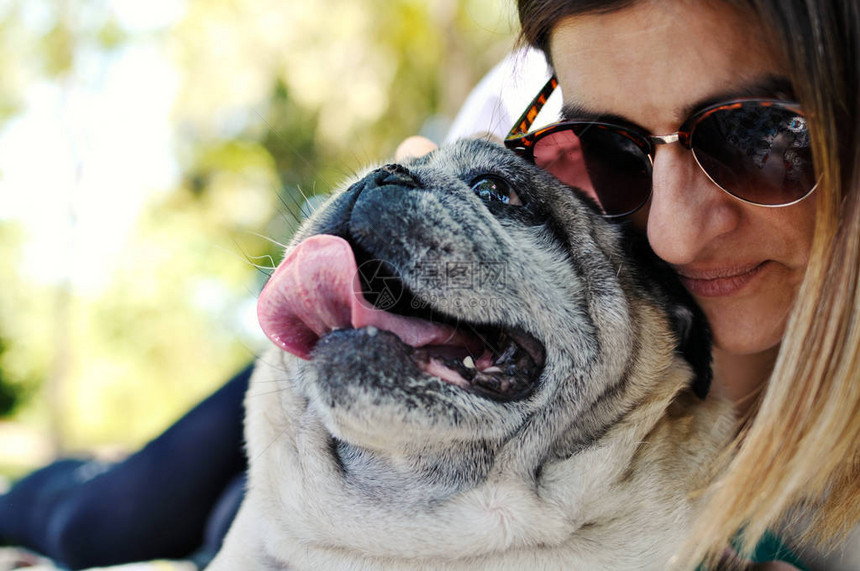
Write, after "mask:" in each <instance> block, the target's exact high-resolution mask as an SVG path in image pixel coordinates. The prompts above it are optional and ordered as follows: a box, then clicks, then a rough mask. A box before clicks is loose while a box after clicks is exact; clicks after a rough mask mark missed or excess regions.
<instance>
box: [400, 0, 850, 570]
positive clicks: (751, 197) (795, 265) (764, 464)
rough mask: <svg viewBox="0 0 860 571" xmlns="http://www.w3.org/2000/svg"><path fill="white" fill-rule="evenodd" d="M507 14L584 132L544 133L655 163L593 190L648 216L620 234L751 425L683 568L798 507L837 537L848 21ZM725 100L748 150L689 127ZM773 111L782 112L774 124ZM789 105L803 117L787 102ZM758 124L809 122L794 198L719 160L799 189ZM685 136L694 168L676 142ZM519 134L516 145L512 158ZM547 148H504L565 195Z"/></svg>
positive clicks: (548, 11)
mask: <svg viewBox="0 0 860 571" xmlns="http://www.w3.org/2000/svg"><path fill="white" fill-rule="evenodd" d="M518 9H519V15H520V20H521V24H522V28H523V32H522V35H523V38H524V39H525V40H526V42H528V43H529V44H530V45H532V46H534V47H536V48H538V49H539V50H541V51H542V52H544V53H545V54H546V56H547V60H548V61H550V62H551V64H552V69H553V71H554V73H555V75H556V77H557V78H558V83H559V84H560V87H561V91H562V93H563V95H564V109H563V112H562V116H563V118H564V119H565V120H566V121H568V122H569V123H572V124H578V125H579V126H578V127H577V128H576V129H574V127H572V126H571V125H568V126H561V127H558V128H557V129H558V130H559V131H562V132H566V133H568V134H569V133H573V132H577V133H579V129H580V128H581V127H583V126H584V125H587V124H588V122H594V121H601V122H607V123H611V124H614V125H615V127H614V128H613V129H614V131H613V133H614V134H613V135H612V137H614V138H615V139H614V140H615V141H616V142H615V143H614V145H615V147H619V148H620V147H621V143H619V142H617V141H620V140H621V139H622V137H628V138H629V137H633V138H635V139H636V141H637V142H638V145H639V147H638V149H637V150H635V152H634V153H633V154H634V155H638V156H636V157H634V158H635V159H636V160H637V161H638V163H637V164H642V163H644V161H648V160H649V159H648V155H649V154H650V161H653V167H652V170H651V173H650V177H649V178H650V182H651V185H650V189H646V190H645V191H643V190H641V187H642V185H643V184H644V183H642V182H641V181H636V182H635V183H631V182H630V181H628V180H622V179H621V177H620V176H618V174H617V173H612V177H610V178H611V179H612V180H610V181H609V183H608V184H610V186H609V188H608V190H606V192H609V193H615V194H617V193H618V190H617V187H618V186H619V185H625V184H629V185H630V188H631V189H633V190H632V191H633V192H637V193H640V195H641V196H642V198H643V200H642V201H644V199H647V202H645V203H644V204H642V205H641V207H640V208H639V209H638V211H637V212H636V213H635V214H633V215H632V217H633V219H634V223H637V224H641V225H642V226H644V228H645V229H646V231H647V234H648V238H649V241H650V243H651V246H652V248H653V249H654V251H655V252H656V253H657V254H658V255H659V256H660V257H662V258H663V259H664V260H666V261H667V262H669V263H670V264H672V265H673V267H675V268H676V270H677V271H678V273H679V274H680V276H681V278H682V280H683V281H684V283H685V285H686V286H687V288H688V289H689V291H690V292H691V293H692V294H693V295H694V297H695V298H696V300H697V301H698V302H699V304H700V305H701V306H702V308H703V309H704V311H705V313H706V315H707V316H708V319H709V322H710V323H711V326H712V329H713V332H714V337H715V349H714V365H715V373H716V380H717V383H718V386H719V387H720V388H721V389H722V390H723V391H724V392H725V394H727V395H728V396H729V398H731V399H732V400H733V401H734V402H735V403H736V408H737V411H738V414H739V418H741V419H745V420H746V421H747V422H745V423H743V429H742V430H741V431H740V434H739V436H738V440H737V443H736V454H735V455H734V457H733V459H732V460H731V462H730V463H729V464H728V467H727V469H726V470H725V472H724V473H723V475H722V476H721V477H720V478H719V480H718V481H717V482H716V483H715V485H714V486H713V487H712V488H711V490H710V500H709V503H708V505H707V509H706V511H705V513H704V514H703V516H702V518H701V519H700V522H699V526H698V528H697V529H696V530H695V534H694V540H693V541H692V542H691V543H690V546H689V547H690V552H689V553H688V554H687V555H688V557H689V561H698V560H701V558H702V557H703V556H705V554H706V553H709V554H710V555H711V556H717V555H719V554H720V552H722V550H723V546H725V545H727V544H729V542H730V541H731V539H732V537H733V536H734V535H735V534H736V533H737V530H739V529H744V530H745V532H746V536H745V537H746V539H747V542H746V544H747V545H753V544H755V542H756V541H757V539H758V538H759V537H760V536H761V534H762V533H763V532H764V530H765V529H766V528H767V527H770V526H777V525H779V524H782V523H785V517H786V516H787V514H788V513H789V510H791V509H792V508H796V507H797V506H798V505H800V504H802V503H807V504H809V503H812V504H814V505H815V509H814V510H813V511H812V513H813V516H812V522H811V524H810V526H809V535H810V537H813V538H816V539H819V540H822V541H823V540H827V539H832V538H838V537H839V533H840V531H844V529H845V527H846V526H850V525H853V524H855V523H856V522H857V521H858V518H860V480H858V477H857V476H858V461H860V456H858V450H860V416H858V412H860V373H859V372H858V371H860V369H858V364H860V363H858V357H860V329H858V315H857V313H858V309H860V299H858V288H857V277H858V275H857V274H858V271H860V251H858V250H860V177H858V172H857V165H858V164H860V160H858V155H860V108H858V106H859V105H860V95H858V80H860V78H859V77H858V76H860V68H858V62H859V61H860V4H858V2H856V1H819V2H816V1H812V0H808V1H804V0H796V1H794V0H793V1H785V0H774V1H770V2H767V1H754V0H750V1H724V2H705V1H702V2H690V1H684V0H661V1H659V2H655V1H648V0H640V1H629V0H628V1H623V0H622V1H617V0H616V1H613V0H608V1H606V0H605V1H593V0H592V1H589V0H567V1H562V0H519V2H518ZM547 91H549V90H547ZM738 98H754V99H758V100H759V101H758V102H747V103H746V104H745V105H744V111H743V113H745V116H744V117H742V118H740V119H738V122H739V123H741V130H742V131H744V136H747V137H753V138H757V139H755V140H754V141H753V143H749V142H747V143H743V142H741V143H738V142H737V141H731V140H726V139H727V138H728V135H725V134H723V133H720V132H719V131H718V129H717V127H714V126H713V123H716V121H714V119H713V118H711V119H708V120H705V119H703V118H702V117H703V114H702V113H701V111H702V110H707V111H706V113H705V115H707V113H711V112H715V113H724V111H722V110H721V109H720V106H719V105H716V104H718V103H720V102H725V101H728V100H735V99H738ZM761 99H766V100H767V101H760V100H761ZM774 100H776V102H777V104H776V106H778V107H784V108H785V109H786V110H785V113H786V115H782V116H780V115H776V116H775V115H774V109H773V107H774V104H773V103H772V102H773V101H774ZM791 100H796V101H798V102H799V104H800V108H801V109H802V112H797V113H795V112H794V111H792V110H791V107H792V105H791V104H787V103H783V102H789V101H791ZM697 112H700V113H699V114H698V115H697ZM690 117H693V119H692V120H690V121H688V118H690ZM726 117H727V119H726V122H731V121H732V120H733V119H732V118H731V116H729V115H728V114H726ZM735 117H737V115H735ZM774 117H776V118H774ZM770 120H780V121H783V122H785V125H786V126H785V127H784V128H783V131H782V133H783V134H786V133H787V134H789V135H791V133H790V132H791V131H792V130H794V129H797V130H804V131H805V129H806V124H807V121H808V136H811V145H812V154H813V155H814V162H815V167H816V168H815V171H814V172H813V171H812V169H811V167H809V171H810V172H809V173H808V175H809V176H808V177H807V178H808V179H809V181H807V182H806V183H805V184H803V183H800V182H798V183H797V185H798V186H799V187H802V188H794V189H791V190H789V189H787V188H776V189H771V190H773V191H774V192H776V193H782V195H780V196H775V197H773V198H772V199H771V198H770V197H765V196H763V195H764V190H763V189H762V188H760V187H759V188H757V187H756V184H759V185H761V184H762V180H763V177H764V176H765V175H763V174H762V172H763V171H764V170H765V167H764V166H763V165H759V170H760V172H758V173H754V172H751V171H750V169H751V168H752V167H751V166H750V165H749V164H744V163H742V157H739V156H738V151H737V150H736V149H735V150H734V151H733V152H735V155H725V154H723V155H721V154H720V153H722V151H723V149H724V148H726V147H731V146H732V145H734V146H739V145H740V146H743V145H744V144H745V145H746V147H744V150H747V151H750V150H761V149H762V148H766V149H765V150H766V151H767V152H768V157H767V158H771V159H773V158H774V157H777V158H778V159H779V160H780V161H782V162H783V163H784V164H780V163H779V162H778V161H775V160H771V163H770V164H769V165H768V167H767V168H770V169H773V168H781V169H783V173H782V175H783V178H782V179H780V180H785V181H788V180H789V178H791V176H793V175H792V172H793V169H794V170H797V169H800V171H801V172H802V169H803V168H804V167H803V165H802V164H799V165H798V164H796V163H795V164H789V163H791V161H795V160H798V157H797V156H795V155H791V154H790V153H789V152H788V151H785V150H784V147H782V149H783V150H779V151H778V152H777V149H778V148H780V147H779V145H780V144H782V143H780V142H778V141H777V140H776V137H775V136H773V135H774V133H773V132H770V131H768V129H770V127H769V126H764V127H763V126H762V125H761V124H756V123H755V121H770ZM692 125H695V127H694V129H696V128H697V129H698V130H699V131H698V132H699V134H698V135H696V134H694V135H693V137H692V147H693V151H694V152H695V153H696V156H694V154H693V153H691V152H690V149H689V145H684V144H679V142H678V141H677V139H678V137H674V136H673V135H674V134H675V133H676V132H677V131H679V130H688V129H687V128H688V127H690V126H692ZM460 128H462V126H460ZM709 129H710V132H708V130H709ZM480 130H482V129H480V128H477V129H476V131H480ZM523 130H524V129H521V130H520V132H517V129H515V130H514V133H513V134H514V135H517V136H519V138H520V141H521V140H522V137H521V136H522V135H523V133H522V132H521V131H523ZM553 131H554V130H553V129H548V130H547V131H544V133H547V132H548V133H549V135H539V136H538V137H537V138H533V140H532V141H531V143H529V144H532V145H533V147H531V148H526V147H523V145H522V144H517V143H516V142H514V144H512V145H510V146H512V147H515V148H516V147H519V148H520V151H521V152H522V153H523V154H525V155H527V156H529V157H530V158H533V159H535V160H536V162H537V163H538V164H542V166H545V167H546V168H547V169H548V170H550V171H551V172H553V174H556V176H559V177H560V178H562V179H564V180H572V179H573V178H574V174H576V173H573V172H572V170H574V169H572V167H571V166H570V165H566V166H565V165H561V166H560V165H559V164H558V163H555V162H552V161H553V160H554V159H552V158H549V159H547V158H541V157H539V156H538V153H537V151H536V149H537V148H538V146H539V145H540V143H538V142H537V140H539V139H540V138H541V136H542V137H543V138H544V141H546V140H549V139H550V138H551V137H556V139H560V137H559V136H558V133H555V132H553ZM694 133H695V131H694ZM667 135H668V136H667ZM571 136H572V137H574V138H576V137H577V135H571ZM683 136H684V135H681V137H682V138H683ZM769 136H770V137H771V138H770V139H768V138H767V137H769ZM792 136H794V135H792ZM589 137H591V138H589ZM697 137H698V138H697ZM416 144H418V145H419V146H420V142H418V143H416V141H414V140H413V141H407V142H406V143H405V145H404V146H402V147H401V149H400V152H401V153H402V154H408V153H411V152H413V148H414V146H415V145H416ZM563 144H565V143H562V142H559V141H558V140H553V141H552V142H551V143H550V144H548V145H546V146H551V145H556V146H558V145H563ZM566 144H567V145H568V146H570V145H571V143H570V142H568V143H566ZM612 144H613V143H612V142H611V141H610V142H606V141H595V140H594V136H593V135H586V134H583V135H582V136H581V137H579V138H578V140H577V141H576V143H575V145H576V147H577V148H576V149H575V150H576V152H579V153H582V154H584V155H585V156H586V161H585V162H586V163H589V160H591V161H592V163H589V165H588V170H589V172H591V173H592V174H593V172H594V169H593V166H594V165H593V162H600V161H601V160H603V161H609V158H607V156H610V158H611V157H613V156H617V157H620V158H624V159H625V160H626V159H627V158H629V156H630V155H629V153H627V152H626V151H625V152H624V153H622V152H621V151H620V150H618V149H617V148H616V149H609V150H607V147H611V146H612ZM586 145H592V146H594V145H597V146H600V145H602V146H601V147H600V150H599V151H594V150H593V149H592V148H590V147H589V148H587V147H586ZM798 146H803V145H798ZM423 150H426V147H425V149H423ZM729 150H731V149H729ZM567 151H568V152H572V151H571V150H570V149H567ZM419 152H421V150H420V149H419ZM613 152H614V153H616V155H610V154H611V153H613ZM600 153H602V155H601V154H600ZM589 157H591V158H589ZM594 157H596V158H594ZM720 160H722V161H723V162H722V163H720ZM743 160H746V159H743ZM800 160H802V159H800ZM807 160H809V159H807ZM542 161H543V163H542ZM709 161H710V162H709ZM725 161H731V162H730V163H728V164H726V163H725ZM616 164H617V163H616ZM700 164H701V165H702V166H699V165H700ZM646 166H649V165H646ZM607 168H608V167H607ZM643 168H644V167H643ZM726 169H729V170H731V169H739V170H741V173H740V176H739V177H736V176H735V175H736V174H737V173H733V172H727V170H726ZM786 170H787V171H788V174H786V172H785V171H786ZM634 174H636V176H638V174H637V173H631V176H633V175H634ZM795 174H796V173H795ZM768 176H771V175H768ZM592 178H593V177H592ZM577 180H580V179H577ZM816 181H817V188H816V189H815V192H809V191H810V190H812V188H813V187H814V186H815V183H816ZM751 182H752V183H754V184H751ZM764 182H766V183H767V184H772V183H771V182H769V181H768V180H765V181H764ZM612 183H614V184H615V185H616V187H615V188H613V187H612V186H611V184H612ZM787 184H788V183H786V185H787ZM594 186H595V187H597V186H599V182H595V183H594ZM596 190H597V194H598V195H599V194H600V192H601V190H600V189H596ZM647 190H650V194H648V193H647ZM643 192H644V194H642V193H643ZM597 200H598V201H601V198H600V197H599V196H598V197H597ZM642 201H637V203H636V204H634V205H633V206H632V207H629V208H626V210H635V207H636V206H639V203H641V202H642ZM750 202H753V203H755V204H750ZM762 204H765V205H766V206H762ZM607 209H608V208H607ZM621 210H625V208H621ZM613 213H615V212H613ZM618 213H623V214H630V212H618ZM792 308H793V310H792ZM768 379H770V380H769V381H768Z"/></svg>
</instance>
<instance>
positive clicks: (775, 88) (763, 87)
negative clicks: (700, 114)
mask: <svg viewBox="0 0 860 571" xmlns="http://www.w3.org/2000/svg"><path fill="white" fill-rule="evenodd" d="M744 97H766V98H773V99H785V100H786V101H788V100H793V99H794V98H795V95H794V89H793V88H792V86H791V80H789V79H788V78H787V77H785V76H782V75H766V76H764V77H760V78H757V79H755V80H753V81H750V82H748V83H744V84H741V85H739V86H735V87H732V88H730V89H726V90H725V91H721V92H719V93H715V94H713V95H710V96H708V97H706V98H704V99H701V100H699V101H696V102H695V103H693V104H692V105H689V106H687V107H685V108H684V109H683V111H682V116H683V117H689V116H690V115H692V114H693V113H695V112H696V111H698V110H699V109H704V108H705V107H710V106H711V105H716V104H717V103H722V102H724V101H729V100H732V99H741V98H744Z"/></svg>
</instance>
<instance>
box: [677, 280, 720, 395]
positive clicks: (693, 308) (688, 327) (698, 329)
mask: <svg viewBox="0 0 860 571" xmlns="http://www.w3.org/2000/svg"><path fill="white" fill-rule="evenodd" d="M681 287H683V286H681ZM683 293H684V294H686V295H685V297H689V294H688V293H687V292H686V291H684V292H683ZM670 295H671V294H670ZM672 301H673V302H674V301H676V300H672ZM669 320H670V321H671V323H672V329H673V330H674V331H675V336H676V337H677V339H678V340H679V342H680V345H679V347H678V351H679V352H680V353H681V355H682V356H683V357H684V359H686V361H687V362H688V363H689V364H690V367H692V369H693V381H692V383H691V388H692V389H693V392H694V393H695V394H696V396H697V397H699V398H700V399H702V400H704V399H705V397H707V396H708V391H709V390H710V388H711V381H712V380H713V378H714V372H713V368H712V367H711V363H712V355H711V329H710V327H709V326H708V320H707V318H706V317H705V314H704V313H703V312H702V310H701V309H699V307H698V306H697V305H696V304H695V302H693V301H692V299H690V300H689V303H683V302H682V303H674V304H673V306H672V307H671V309H670V311H669Z"/></svg>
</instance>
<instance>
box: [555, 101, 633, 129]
mask: <svg viewBox="0 0 860 571" xmlns="http://www.w3.org/2000/svg"><path fill="white" fill-rule="evenodd" d="M574 119H584V120H586V121H598V120H600V121H608V122H610V123H627V124H629V123H630V119H625V118H624V117H622V116H621V115H614V114H612V113H606V112H600V111H594V110H593V109H588V108H586V107H584V106H583V105H580V104H579V103H576V102H575V101H569V102H566V103H564V105H562V106H561V120H562V121H572V120H574Z"/></svg>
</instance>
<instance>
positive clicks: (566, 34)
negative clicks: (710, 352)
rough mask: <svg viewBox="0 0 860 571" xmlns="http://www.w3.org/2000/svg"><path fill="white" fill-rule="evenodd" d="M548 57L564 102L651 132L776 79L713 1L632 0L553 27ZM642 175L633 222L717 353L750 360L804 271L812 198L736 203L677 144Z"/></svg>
mask: <svg viewBox="0 0 860 571" xmlns="http://www.w3.org/2000/svg"><path fill="white" fill-rule="evenodd" d="M550 51H551V54H552V58H553V64H554V67H555V70H556V73H557V76H558V79H559V82H560V84H561V87H562V91H563V93H564V100H565V105H572V106H575V107H577V108H582V109H584V110H586V111H588V112H590V113H591V112H596V113H606V114H611V115H616V116H619V117H622V118H624V119H625V120H627V121H629V122H631V123H634V124H636V125H639V126H640V127H642V128H644V129H646V130H647V131H649V132H651V133H652V134H654V135H665V134H668V133H673V132H675V131H676V130H677V129H678V127H679V126H680V125H681V123H682V122H683V121H684V119H685V118H687V117H688V116H689V115H690V114H691V113H692V112H694V111H695V110H696V109H697V108H698V107H701V106H702V103H703V102H705V101H710V102H713V98H714V97H718V98H719V99H731V98H732V97H737V96H755V95H758V96H763V97H766V96H774V95H776V94H774V93H767V92H762V91H761V90H762V89H765V88H763V87H759V86H760V85H763V84H765V82H766V80H768V79H772V78H774V76H776V77H784V76H785V75H786V74H785V68H784V66H783V65H782V63H781V61H780V59H779V58H778V57H777V56H776V54H775V53H773V51H772V50H770V49H769V48H768V47H767V45H766V44H765V43H764V40H763V34H762V32H761V30H760V29H759V28H758V26H757V25H756V24H755V23H754V21H753V20H752V19H751V18H749V17H748V16H746V17H745V16H744V15H742V14H739V13H737V12H735V11H734V10H733V9H731V8H729V7H728V6H725V5H720V4H718V3H710V4H707V5H705V3H700V4H694V3H691V2H689V1H686V0H661V1H659V2H650V1H641V2H637V3H636V4H634V5H633V6H631V7H629V8H625V9H622V10H618V11H616V12H611V13H609V14H600V15H596V14H591V15H582V16H572V17H569V18H565V19H563V20H561V21H560V22H559V24H558V25H557V26H556V27H555V29H554V30H553V33H552V36H551V41H550ZM653 173H654V174H653V191H652V196H651V200H650V203H649V205H646V207H645V210H644V211H643V212H642V214H641V219H642V220H643V223H644V224H645V225H646V226H647V232H648V239H649V241H650V243H651V247H652V248H653V249H654V251H655V252H656V253H657V255H659V256H660V257H661V258H663V259H664V260H666V261H667V262H669V263H670V264H671V265H672V266H673V267H674V268H675V269H676V270H677V271H678V273H679V274H680V275H681V277H682V280H683V281H684V284H685V285H686V287H687V289H688V290H689V291H690V292H691V293H692V294H693V296H694V297H695V298H696V300H697V301H698V303H699V304H700V305H701V307H702V308H703V310H704V311H705V313H706V315H707V316H708V320H709V321H710V324H711V327H712V329H713V333H714V339H715V343H716V345H717V347H718V348H720V349H722V350H723V351H726V352H728V353H731V354H745V355H751V354H756V353H761V352H764V351H766V350H768V349H772V348H773V347H775V346H776V345H778V343H779V341H780V339H781V338H782V334H783V331H784V329H785V323H786V319H787V316H788V311H789V309H790V307H791V303H792V301H793V299H794V296H795V293H796V292H797V289H798V286H799V284H800V282H801V280H802V278H803V274H804V271H805V268H806V263H807V259H808V256H809V250H810V244H811V241H812V234H813V223H814V218H815V199H814V198H809V199H806V200H804V201H802V202H800V203H798V204H795V205H793V206H786V207H781V208H765V207H761V206H753V205H749V204H745V203H743V202H741V201H739V200H737V199H735V198H733V197H732V196H729V195H728V194H727V193H725V192H724V191H722V190H721V189H720V188H718V187H717V186H716V185H714V184H713V183H712V182H711V181H710V180H709V179H708V178H707V177H706V175H705V174H704V173H703V172H702V171H701V169H700V168H699V167H698V165H697V164H696V162H695V159H694V158H693V155H692V153H690V151H688V150H686V149H684V148H683V147H681V146H680V145H678V144H669V145H659V146H657V150H656V152H655V155H654V171H653ZM646 216H647V221H645V218H646Z"/></svg>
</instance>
